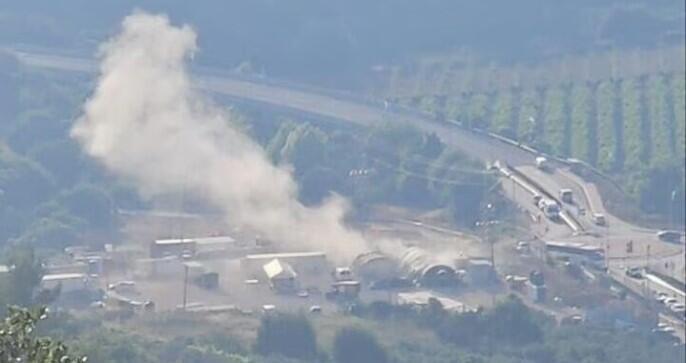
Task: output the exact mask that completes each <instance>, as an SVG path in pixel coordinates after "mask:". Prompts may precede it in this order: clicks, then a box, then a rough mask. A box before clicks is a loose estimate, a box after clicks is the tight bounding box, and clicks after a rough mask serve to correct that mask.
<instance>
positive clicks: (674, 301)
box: [662, 297, 677, 306]
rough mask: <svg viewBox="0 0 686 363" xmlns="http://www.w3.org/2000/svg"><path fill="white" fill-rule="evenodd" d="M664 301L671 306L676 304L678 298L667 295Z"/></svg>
mask: <svg viewBox="0 0 686 363" xmlns="http://www.w3.org/2000/svg"><path fill="white" fill-rule="evenodd" d="M662 303H663V304H665V305H666V306H671V305H672V304H676V303H677V300H676V298H674V297H666V298H665V299H664V300H662Z"/></svg>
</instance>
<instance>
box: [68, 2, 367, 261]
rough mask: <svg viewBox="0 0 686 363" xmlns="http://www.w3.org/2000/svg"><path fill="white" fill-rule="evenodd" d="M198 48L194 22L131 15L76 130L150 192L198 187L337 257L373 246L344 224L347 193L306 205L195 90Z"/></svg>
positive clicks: (236, 211)
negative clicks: (189, 66) (191, 63)
mask: <svg viewBox="0 0 686 363" xmlns="http://www.w3.org/2000/svg"><path fill="white" fill-rule="evenodd" d="M195 51H196V34H195V32H194V31H193V29H191V28H190V27H188V26H182V27H176V26H173V25H171V24H170V22H169V20H168V19H167V18H166V17H165V16H158V15H150V14H146V13H135V14H133V15H130V16H128V17H127V18H126V19H124V21H123V24H122V30H121V33H120V34H118V35H117V36H115V37H114V38H113V39H111V40H109V41H108V42H107V43H105V44H103V46H102V47H101V52H100V57H101V64H100V73H101V74H100V78H99V80H98V84H97V87H96V89H95V91H94V93H93V95H92V96H91V98H90V99H89V100H88V101H87V102H86V104H85V105H84V108H83V114H82V116H81V117H80V118H79V119H78V120H77V121H76V123H75V125H74V127H73V129H72V136H73V137H74V138H75V139H76V140H78V141H79V142H80V144H81V145H82V147H83V149H84V150H85V151H86V152H87V153H88V154H90V155H91V156H93V157H95V158H97V159H98V160H100V161H101V162H102V163H103V164H104V165H105V166H106V167H107V168H109V169H110V170H111V171H113V172H114V173H116V174H117V175H120V176H122V177H125V178H128V179H130V180H132V181H133V182H134V183H135V184H136V185H137V186H138V187H139V189H140V192H141V194H143V195H145V196H148V197H154V196H155V195H161V194H168V193H178V192H186V193H194V194H196V195H198V196H200V197H202V198H205V199H206V200H208V201H210V202H211V203H212V204H213V205H216V206H218V207H220V208H221V209H222V210H223V211H224V212H225V214H226V216H227V218H228V219H229V221H230V222H232V223H233V224H238V225H242V226H245V227H248V228H251V229H254V230H256V231H258V232H259V233H261V234H262V235H263V236H264V237H266V238H268V239H270V240H273V241H275V242H279V243H283V244H285V246H286V247H289V248H307V249H323V250H325V251H326V252H328V253H329V254H330V255H331V257H332V258H334V259H338V260H349V259H351V258H353V257H354V255H355V254H356V253H359V252H363V251H364V250H366V249H367V248H366V246H365V242H364V240H363V238H362V236H361V235H360V234H359V233H357V232H356V231H353V230H350V229H348V228H346V227H345V226H344V225H343V222H342V219H343V216H344V214H345V211H346V204H345V202H344V201H343V200H342V199H341V198H338V197H333V198H331V199H330V200H328V201H327V202H325V203H324V204H323V205H322V206H320V207H316V208H309V207H305V206H303V205H302V204H301V203H300V202H299V201H298V200H297V198H296V195H297V185H296V184H295V182H294V181H293V178H292V177H291V175H290V174H289V172H288V171H286V170H285V169H283V168H279V167H276V166H274V165H272V164H271V163H270V161H269V159H268V158H267V157H266V156H265V153H264V151H263V150H262V149H261V148H260V146H259V145H257V144H256V143H255V142H253V141H252V140H251V139H250V138H249V137H247V136H246V135H244V134H243V133H242V132H241V131H240V130H239V129H238V128H237V127H236V126H235V125H232V122H231V120H230V119H229V117H227V116H226V115H224V114H223V113H222V112H221V110H219V109H218V108H216V107H214V106H213V105H212V104H211V102H209V100H208V99H207V98H206V97H203V95H201V94H199V93H197V92H196V91H195V90H194V89H192V87H191V81H190V79H189V76H188V73H187V71H186V65H185V63H186V60H187V59H188V58H191V57H192V55H193V53H194V52H195Z"/></svg>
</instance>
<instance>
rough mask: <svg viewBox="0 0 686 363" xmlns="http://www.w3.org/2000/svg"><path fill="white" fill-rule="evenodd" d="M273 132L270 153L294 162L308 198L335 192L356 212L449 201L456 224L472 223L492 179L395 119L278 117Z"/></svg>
mask: <svg viewBox="0 0 686 363" xmlns="http://www.w3.org/2000/svg"><path fill="white" fill-rule="evenodd" d="M256 132H257V131H256ZM273 132H274V133H273V136H272V137H271V138H270V139H269V141H268V142H267V146H266V149H267V152H268V153H269V155H270V156H271V157H272V159H273V160H274V162H275V163H280V164H289V165H290V166H291V167H292V168H293V174H294V176H295V178H296V180H297V181H298V184H299V186H300V199H301V200H302V201H303V202H305V203H308V204H316V203H320V202H321V201H322V200H323V198H325V197H327V196H328V195H329V194H330V193H338V194H341V195H344V196H347V197H349V198H350V199H351V200H352V202H353V204H354V205H355V206H356V207H358V211H360V212H363V211H364V210H365V209H366V208H367V207H369V206H371V205H373V204H378V203H381V204H384V203H385V204H397V205H403V206H409V207H415V208H447V209H448V210H450V211H452V215H453V217H454V218H455V221H456V222H457V223H459V224H463V225H467V226H470V225H472V224H473V222H474V221H475V220H476V218H478V208H479V205H480V204H481V202H482V200H483V199H484V198H485V197H486V192H485V191H486V188H489V187H490V186H491V184H492V181H493V179H492V177H491V176H488V175H485V174H486V171H485V170H484V167H483V166H481V165H480V164H479V163H477V162H475V161H473V160H470V159H468V158H467V157H465V156H464V155H463V154H462V153H459V152H457V151H455V150H452V149H450V148H448V147H447V146H446V145H444V144H443V143H442V142H441V141H440V139H439V138H438V137H437V136H436V135H434V134H424V133H422V132H420V131H419V130H417V129H415V128H413V127H410V126H406V125H401V124H395V123H393V122H392V120H390V121H388V122H384V123H380V124H379V125H377V126H375V127H372V128H370V129H359V130H355V131H350V130H348V131H344V130H340V129H329V130H326V129H322V128H319V127H317V126H314V125H311V124H307V123H304V124H302V123H301V124H296V123H292V122H283V123H281V125H280V126H279V127H278V129H276V131H273Z"/></svg>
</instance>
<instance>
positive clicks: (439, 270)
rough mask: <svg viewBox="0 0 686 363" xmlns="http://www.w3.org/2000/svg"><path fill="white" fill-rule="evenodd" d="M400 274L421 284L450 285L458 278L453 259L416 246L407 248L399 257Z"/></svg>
mask: <svg viewBox="0 0 686 363" xmlns="http://www.w3.org/2000/svg"><path fill="white" fill-rule="evenodd" d="M400 274H401V275H402V276H404V277H406V278H407V279H409V280H411V281H413V282H414V283H415V284H418V285H423V286H450V285H453V284H455V283H456V282H457V280H458V274H457V272H456V270H455V267H454V262H453V261H451V260H450V259H449V258H444V257H441V256H436V255H434V254H430V253H428V252H427V251H425V250H423V249H421V248H417V247H410V248H408V249H407V251H405V253H404V254H403V255H402V257H401V258H400Z"/></svg>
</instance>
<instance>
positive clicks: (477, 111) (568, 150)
mask: <svg viewBox="0 0 686 363" xmlns="http://www.w3.org/2000/svg"><path fill="white" fill-rule="evenodd" d="M684 88H685V85H684V73H683V72H672V73H656V74H652V75H649V76H645V75H644V76H640V77H635V78H624V79H606V80H601V81H597V82H586V81H579V82H567V83H564V84H557V85H552V86H549V87H536V88H506V89H502V90H497V91H492V92H488V93H462V94H457V95H444V96H425V97H414V98H410V99H400V100H399V102H404V103H408V104H410V105H413V106H419V107H423V108H424V110H425V111H428V112H431V113H433V114H435V115H436V116H437V117H440V118H444V119H448V120H450V119H454V120H460V121H462V122H463V123H465V124H466V125H468V126H470V127H476V128H481V129H487V130H490V131H492V132H495V133H498V134H500V135H503V136H506V137H510V138H513V139H516V140H519V141H521V142H524V143H526V144H529V145H531V146H534V147H536V148H538V149H541V150H543V151H546V152H549V153H552V154H555V155H558V156H561V157H567V158H577V159H581V160H584V161H586V162H588V163H590V164H591V165H593V166H596V167H597V168H599V169H600V170H602V171H604V172H606V173H608V174H611V175H615V176H618V177H619V179H624V177H627V176H628V178H626V181H627V183H629V184H630V185H629V184H627V185H625V187H626V189H627V191H629V192H630V193H632V194H633V195H634V196H635V197H637V199H640V195H639V194H640V193H641V190H643V191H645V190H647V188H648V187H647V184H649V182H647V181H646V178H649V177H650V175H651V174H654V172H653V169H669V168H672V169H675V170H676V171H677V173H676V174H678V175H676V176H675V180H669V184H670V185H668V186H666V188H669V191H670V192H671V191H672V190H673V189H674V190H677V194H683V187H681V186H683V181H684V172H683V164H684V161H685V154H684V147H685V144H684V139H685V138H686V135H685V133H684V128H685V125H686V119H685V118H684V108H685V105H684V97H685V94H684V92H685V91H684ZM427 99H428V100H427ZM651 198H652V197H648V198H646V199H647V202H648V203H649V200H650V199H651ZM652 199H654V198H652ZM653 209H655V208H653ZM657 212H660V211H657ZM662 212H665V213H666V211H662Z"/></svg>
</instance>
